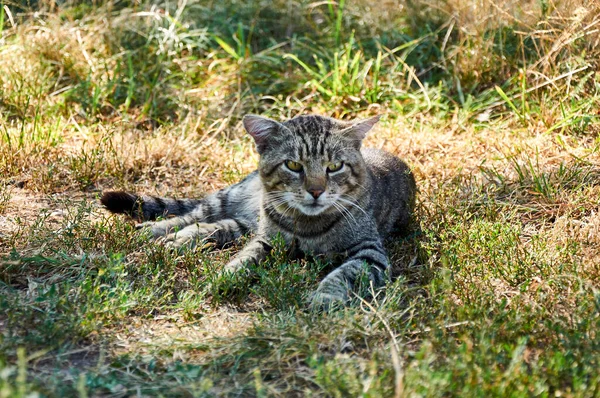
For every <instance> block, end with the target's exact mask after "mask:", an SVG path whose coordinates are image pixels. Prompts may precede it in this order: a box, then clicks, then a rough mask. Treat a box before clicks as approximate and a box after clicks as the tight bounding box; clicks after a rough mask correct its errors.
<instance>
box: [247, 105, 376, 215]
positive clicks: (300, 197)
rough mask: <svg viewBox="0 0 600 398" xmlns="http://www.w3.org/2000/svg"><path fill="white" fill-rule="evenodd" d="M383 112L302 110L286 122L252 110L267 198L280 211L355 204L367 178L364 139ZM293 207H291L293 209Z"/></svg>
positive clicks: (314, 211) (250, 122)
mask: <svg viewBox="0 0 600 398" xmlns="http://www.w3.org/2000/svg"><path fill="white" fill-rule="evenodd" d="M378 120H379V116H376V117H373V118H370V119H366V120H360V121H355V122H342V121H338V120H335V119H331V118H326V117H321V116H314V115H310V116H299V117H295V118H293V119H291V120H288V121H286V122H283V123H279V122H276V121H274V120H271V119H268V118H265V117H261V116H255V115H247V116H246V117H244V120H243V122H244V127H245V128H246V131H247V132H248V134H250V135H251V136H252V138H254V141H255V143H256V149H257V150H258V153H259V154H260V163H259V172H260V176H261V179H262V181H263V185H264V187H265V190H266V192H267V200H268V201H270V202H271V203H272V204H273V206H274V207H275V208H276V209H278V210H279V211H281V212H286V211H288V210H291V209H293V210H292V212H294V211H296V212H300V213H302V214H304V215H307V216H316V215H319V214H322V213H329V212H340V211H342V210H341V209H342V208H347V207H349V206H351V204H350V203H349V202H354V203H355V204H356V201H357V198H358V197H360V196H361V195H362V193H363V192H364V189H365V183H366V179H367V170H366V166H365V162H364V160H363V157H362V155H361V153H360V146H361V143H362V140H363V139H364V138H365V136H366V134H367V132H368V131H369V130H370V129H371V128H372V127H373V126H374V125H375V123H377V121H378ZM290 208H291V209H290Z"/></svg>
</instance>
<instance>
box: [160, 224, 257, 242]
mask: <svg viewBox="0 0 600 398" xmlns="http://www.w3.org/2000/svg"><path fill="white" fill-rule="evenodd" d="M247 231H248V226H247V225H245V223H243V222H241V221H238V220H235V219H232V218H230V219H223V220H219V221H216V222H214V223H194V224H191V225H188V226H186V227H185V228H183V229H181V230H179V231H175V232H172V233H170V234H168V235H166V236H165V237H164V242H165V245H166V246H167V247H172V248H181V247H183V246H187V247H190V248H193V247H195V246H197V245H198V243H200V242H203V241H207V242H214V244H215V245H216V246H217V247H222V246H225V245H226V244H228V243H232V242H233V241H235V240H236V239H238V238H239V237H240V236H242V235H243V234H245V233H246V232H247Z"/></svg>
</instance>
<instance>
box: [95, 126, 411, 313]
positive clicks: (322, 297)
mask: <svg viewBox="0 0 600 398" xmlns="http://www.w3.org/2000/svg"><path fill="white" fill-rule="evenodd" d="M378 120H379V117H378V116H377V117H373V118H371V119H367V120H362V121H355V122H343V121H339V120H335V119H331V118H327V117H321V116H315V115H310V116H298V117H295V118H293V119H291V120H287V121H285V122H283V123H279V122H276V121H274V120H271V119H268V118H265V117H260V116H255V115H247V116H245V117H244V119H243V124H244V127H245V129H246V131H247V132H248V134H250V135H251V136H252V138H253V139H254V141H255V144H256V149H257V151H258V153H259V154H260V162H259V166H258V170H257V171H255V172H253V173H251V174H249V175H248V176H247V177H246V178H244V179H243V180H242V181H240V182H239V183H237V184H234V185H231V186H229V187H227V188H225V189H222V190H220V191H218V192H216V193H214V194H212V195H209V196H207V197H205V198H204V199H200V200H190V199H184V200H177V199H165V198H158V197H152V196H138V195H135V194H132V193H128V192H122V191H117V192H105V193H104V195H103V196H102V198H101V202H102V204H103V205H104V206H105V207H106V208H107V209H108V210H110V211H111V212H114V213H126V214H129V215H130V216H132V217H136V218H138V219H141V220H145V221H146V222H144V223H143V224H140V225H141V227H145V228H147V229H149V230H150V231H151V232H152V234H153V236H154V237H155V238H161V240H163V241H165V242H166V244H167V245H169V246H172V247H177V248H178V247H182V246H184V245H195V244H197V243H198V242H203V241H206V240H211V241H213V242H214V243H215V244H216V245H217V246H223V245H225V244H227V243H231V242H232V241H234V240H236V239H237V238H239V237H240V236H242V235H244V234H246V233H251V234H253V238H252V239H251V240H250V241H249V243H248V244H246V246H245V247H244V248H243V249H242V250H241V251H240V252H239V253H238V254H237V255H236V256H235V257H234V258H233V259H232V260H231V261H230V262H229V263H228V264H227V265H225V270H226V271H229V272H240V271H243V270H246V269H247V268H246V267H247V265H248V264H250V263H255V264H258V263H260V262H261V261H262V260H263V259H265V257H266V256H267V254H268V253H269V251H270V250H271V239H272V238H273V237H274V236H276V235H278V234H279V235H280V236H281V237H283V239H284V240H285V242H286V244H288V245H290V246H293V247H295V248H296V250H299V251H300V252H301V253H304V254H311V255H326V256H327V257H329V258H341V259H342V262H341V264H340V265H339V266H338V267H337V268H335V269H334V270H333V271H332V272H331V273H329V274H328V275H327V276H326V277H325V278H324V279H323V281H322V282H321V283H320V285H319V287H318V288H317V290H316V292H314V293H313V295H312V296H311V297H312V298H311V304H312V305H313V306H318V307H330V306H331V305H332V304H335V303H344V302H346V301H347V300H348V299H349V298H350V292H351V291H352V289H353V288H355V285H356V282H357V280H358V278H359V277H361V275H365V273H366V275H367V276H368V278H369V280H370V281H371V282H372V283H373V285H374V286H375V287H380V286H382V285H383V284H385V281H386V279H387V278H388V275H389V272H388V268H389V266H390V265H389V260H388V257H387V255H386V252H385V249H384V246H383V241H384V239H385V238H387V237H388V236H390V234H392V233H393V232H397V231H402V230H405V229H406V228H407V226H408V223H409V221H410V218H411V212H412V208H413V205H414V197H415V190H416V187H415V181H414V178H413V176H412V174H411V172H410V170H409V168H408V166H407V165H406V164H405V163H403V162H402V161H401V160H400V159H398V158H397V157H395V156H393V155H391V154H390V153H387V152H384V151H381V150H376V149H362V150H361V143H362V140H363V139H364V138H365V135H366V134H367V132H368V131H369V130H370V129H371V128H372V127H373V125H375V123H377V121H378ZM159 216H161V217H170V218H165V219H162V220H160V221H151V220H155V219H156V218H157V217H159Z"/></svg>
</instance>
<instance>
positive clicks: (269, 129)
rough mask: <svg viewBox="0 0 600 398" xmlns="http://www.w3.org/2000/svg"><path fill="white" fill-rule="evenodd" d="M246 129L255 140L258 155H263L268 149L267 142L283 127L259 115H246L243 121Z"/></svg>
mask: <svg viewBox="0 0 600 398" xmlns="http://www.w3.org/2000/svg"><path fill="white" fill-rule="evenodd" d="M242 123H243V124H244V128H245V129H246V131H247V132H248V134H250V135H251V136H252V138H254V142H255V143H256V150H257V151H258V153H263V152H264V150H265V149H266V148H267V141H268V138H269V136H270V135H271V134H274V133H276V132H277V131H278V130H279V129H280V128H282V127H283V126H282V125H281V124H280V123H278V122H276V121H275V120H271V119H269V118H266V117H262V116H257V115H246V116H244V118H243V119H242Z"/></svg>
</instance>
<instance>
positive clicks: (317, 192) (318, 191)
mask: <svg viewBox="0 0 600 398" xmlns="http://www.w3.org/2000/svg"><path fill="white" fill-rule="evenodd" d="M323 192H325V191H323V190H322V189H309V190H308V193H309V194H311V195H312V197H313V198H315V199H319V196H321V194H322V193H323Z"/></svg>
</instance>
